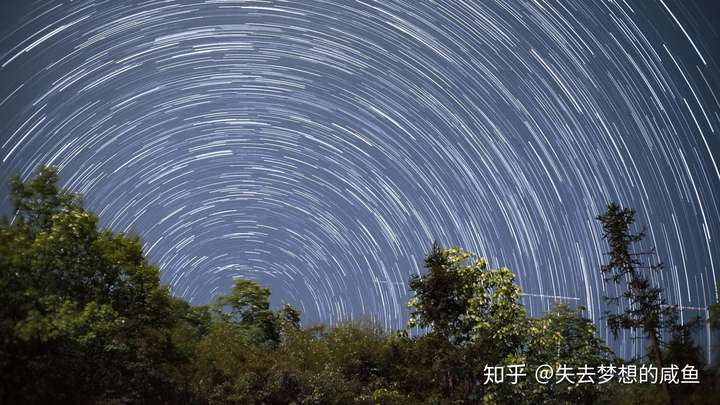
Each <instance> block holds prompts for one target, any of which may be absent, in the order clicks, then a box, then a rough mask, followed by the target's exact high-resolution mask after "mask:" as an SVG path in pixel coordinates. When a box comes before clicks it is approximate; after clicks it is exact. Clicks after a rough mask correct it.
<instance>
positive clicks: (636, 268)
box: [597, 202, 678, 403]
mask: <svg viewBox="0 0 720 405" xmlns="http://www.w3.org/2000/svg"><path fill="white" fill-rule="evenodd" d="M597 220H598V221H600V223H601V224H602V229H603V239H604V240H606V241H607V243H608V245H609V248H610V250H609V251H608V253H607V255H608V257H609V260H608V262H607V263H606V264H603V265H602V266H601V268H600V270H601V272H602V274H603V275H604V276H605V281H606V282H612V283H614V284H616V285H618V286H620V287H621V288H624V292H623V294H622V295H621V296H617V297H606V300H607V302H608V305H609V306H613V307H617V306H619V304H620V300H621V299H624V303H625V304H626V305H625V306H624V308H625V309H624V310H622V311H618V312H616V313H612V312H610V311H608V312H607V324H608V327H609V328H610V330H611V331H612V332H613V334H614V335H615V336H616V337H617V335H618V334H619V331H620V330H623V329H624V330H630V331H632V330H642V331H643V332H644V335H645V337H646V338H647V340H648V352H649V353H648V354H649V358H650V360H651V361H652V362H653V363H654V364H655V365H656V366H657V367H659V368H660V367H662V366H663V364H664V359H663V353H662V345H663V344H664V343H665V340H664V337H665V335H667V334H668V333H670V332H672V331H673V330H676V329H677V328H678V311H677V308H676V307H675V306H672V305H668V304H667V301H666V300H665V298H664V297H663V294H662V289H661V288H658V287H655V286H653V284H652V283H651V281H650V276H649V275H648V273H652V272H659V271H662V270H663V265H662V263H661V262H659V260H657V259H655V261H654V263H648V262H646V261H645V260H644V259H646V258H651V257H654V256H655V249H654V248H651V249H649V250H642V249H639V250H638V249H636V248H635V246H636V245H637V244H638V243H640V242H641V241H642V240H643V238H644V237H645V233H644V231H640V232H634V231H632V229H631V227H632V226H633V225H634V223H635V210H633V209H630V208H623V207H621V206H620V205H619V204H617V203H615V202H612V203H610V204H608V206H607V210H606V211H605V213H603V214H601V215H599V216H598V217H597ZM663 390H664V391H665V393H666V396H667V398H668V401H669V402H670V403H673V402H674V400H673V397H672V394H671V391H670V389H669V387H668V385H667V384H666V383H663Z"/></svg>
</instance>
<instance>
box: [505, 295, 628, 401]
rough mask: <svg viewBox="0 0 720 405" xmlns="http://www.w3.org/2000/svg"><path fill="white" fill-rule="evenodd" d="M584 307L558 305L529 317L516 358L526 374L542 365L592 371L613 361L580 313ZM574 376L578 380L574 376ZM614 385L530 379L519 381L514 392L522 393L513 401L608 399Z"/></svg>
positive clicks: (591, 326)
mask: <svg viewBox="0 0 720 405" xmlns="http://www.w3.org/2000/svg"><path fill="white" fill-rule="evenodd" d="M584 310H585V309H584V308H583V307H578V308H575V309H572V308H570V307H569V306H568V305H566V304H558V305H556V306H555V307H554V308H553V309H552V310H550V311H548V312H547V313H545V314H544V315H543V316H542V317H540V318H538V319H532V320H531V322H530V327H529V329H528V331H527V332H528V335H527V336H528V342H527V345H526V348H525V350H524V351H523V356H522V358H519V359H517V360H516V361H517V362H520V363H525V364H527V365H528V368H527V373H528V375H534V373H535V370H536V369H537V366H539V365H541V364H549V365H551V366H553V368H555V369H557V367H559V366H567V367H569V368H571V369H573V370H582V368H583V367H590V370H593V371H594V370H597V368H598V367H599V366H600V365H603V364H605V365H606V364H610V363H612V362H613V361H614V360H615V356H614V355H613V353H612V351H611V350H610V349H609V348H608V347H607V346H606V345H605V342H604V341H603V340H602V339H601V338H600V337H599V336H598V335H597V330H596V328H595V324H594V323H593V322H592V321H591V320H589V319H587V318H585V317H584V316H583V311H584ZM573 379H575V380H577V377H573ZM502 388H507V387H502ZM613 388H614V385H612V384H604V385H600V384H597V381H595V382H594V383H584V384H569V383H567V382H563V383H559V384H558V383H556V382H555V381H551V382H549V383H548V384H539V383H537V382H536V381H535V380H534V379H532V378H530V379H526V380H524V381H522V382H521V383H520V385H519V387H518V390H517V391H520V392H521V393H522V395H521V396H520V398H517V401H516V402H520V403H548V402H556V403H572V404H597V403H603V402H607V400H608V399H609V397H610V393H611V390H612V389H613ZM505 394H506V397H512V396H513V393H512V392H506V393H505ZM515 396H516V397H517V396H518V395H516V394H515Z"/></svg>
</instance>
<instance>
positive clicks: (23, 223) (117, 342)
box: [0, 168, 174, 403]
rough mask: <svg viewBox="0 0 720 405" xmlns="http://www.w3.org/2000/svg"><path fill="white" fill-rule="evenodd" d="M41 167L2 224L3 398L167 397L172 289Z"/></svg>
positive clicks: (20, 186) (17, 184) (126, 240)
mask: <svg viewBox="0 0 720 405" xmlns="http://www.w3.org/2000/svg"><path fill="white" fill-rule="evenodd" d="M57 180H58V178H57V172H56V170H55V169H52V168H41V169H40V170H39V171H38V172H37V174H36V176H35V177H34V178H32V179H31V180H29V181H27V182H22V181H20V180H19V179H18V178H14V179H13V180H12V181H11V197H12V201H13V203H14V206H15V207H14V208H15V215H14V220H13V222H12V223H8V222H7V221H6V222H5V223H3V224H2V225H0V264H1V265H0V287H1V288H0V308H1V309H0V323H1V324H2V326H3V327H2V331H1V332H0V334H1V339H0V367H1V369H0V374H1V375H3V378H2V382H0V402H2V403H7V402H9V401H10V399H12V401H13V402H14V403H23V402H28V403H49V402H53V403H64V402H68V403H78V402H90V401H100V400H103V401H121V402H126V401H133V402H144V401H150V402H157V403H161V402H162V401H163V400H167V398H171V397H172V392H174V391H173V390H174V388H173V386H174V382H173V381H172V378H171V374H172V373H171V370H170V369H171V365H170V364H168V359H172V358H173V356H172V352H173V343H172V339H171V334H170V329H171V326H172V325H171V323H170V322H171V321H170V319H172V317H171V316H170V315H171V305H170V304H171V298H170V295H169V292H168V290H167V288H166V287H164V286H161V285H160V283H159V277H158V271H157V269H156V268H155V267H154V266H152V265H150V264H149V263H148V262H147V260H146V259H145V257H144V256H143V252H142V243H141V242H140V240H139V239H137V238H133V237H129V236H127V235H124V234H116V233H113V232H111V231H109V230H99V229H98V224H97V218H96V217H95V216H94V215H93V214H92V213H89V212H87V211H86V210H85V209H84V208H82V204H81V200H80V198H79V197H78V196H76V195H74V194H71V193H68V192H65V191H61V190H60V189H59V188H58V187H57V184H56V183H57Z"/></svg>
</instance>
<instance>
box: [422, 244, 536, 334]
mask: <svg viewBox="0 0 720 405" xmlns="http://www.w3.org/2000/svg"><path fill="white" fill-rule="evenodd" d="M475 257H476V256H475V254H474V253H472V252H468V251H464V250H461V249H459V248H449V249H441V248H440V247H439V246H438V245H436V244H435V245H433V248H432V250H431V252H430V254H429V255H428V257H427V258H426V260H425V263H426V268H427V273H426V274H424V275H422V276H419V277H417V276H416V277H413V278H411V280H410V288H411V289H412V291H413V292H414V296H413V297H412V298H411V299H410V300H409V301H408V307H409V308H410V309H411V313H410V321H409V323H408V326H409V327H414V326H419V327H422V328H431V333H436V334H440V335H442V336H445V337H447V338H448V339H450V340H452V341H453V342H456V343H458V344H463V343H466V342H477V341H480V340H483V341H487V340H488V339H500V340H502V339H511V340H513V339H515V338H516V337H517V336H518V335H519V334H520V333H521V328H519V327H518V326H519V325H521V324H522V323H523V321H524V318H525V311H524V309H523V307H522V305H520V303H519V299H520V288H519V287H518V286H516V285H515V284H514V281H515V275H514V274H513V273H512V272H511V271H510V270H509V269H507V268H504V267H503V268H500V269H488V268H487V262H486V261H485V259H483V258H475ZM473 258H475V260H472V259H473Z"/></svg>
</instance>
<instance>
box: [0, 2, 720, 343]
mask: <svg viewBox="0 0 720 405" xmlns="http://www.w3.org/2000/svg"><path fill="white" fill-rule="evenodd" d="M718 18H720V12H719V10H718V7H717V5H714V4H712V2H710V1H707V2H701V1H671V0H658V1H624V0H620V1H600V0H599V1H593V2H590V1H578V2H571V1H560V2H556V1H463V0H455V1H450V0H434V1H429V0H428V1H411V0H406V1H391V0H383V1H371V0H363V1H279V0H278V1H269V0H268V1H235V0H206V1H176V0H166V1H139V2H125V1H123V2H118V1H102V0H97V1H35V2H30V1H10V2H6V1H3V4H2V5H1V6H0V21H1V24H0V78H1V79H2V80H0V117H1V118H2V119H1V121H0V158H1V159H2V163H0V180H1V181H2V182H3V183H5V184H6V183H7V180H8V178H9V177H10V176H11V175H13V174H20V175H22V176H23V177H24V178H28V177H29V176H30V175H31V174H32V172H33V171H34V170H35V169H36V168H37V167H38V166H39V165H41V164H51V165H56V166H58V167H59V168H60V176H61V179H62V184H63V186H65V187H67V188H69V189H71V190H73V191H76V192H80V193H84V194H85V195H86V205H87V206H88V207H89V208H90V209H91V210H93V211H95V212H97V213H98V214H99V217H100V218H101V221H102V223H103V224H104V225H105V226H107V227H110V228H112V229H115V230H117V231H128V232H134V233H137V234H139V235H141V236H142V238H143V240H144V241H145V251H146V253H147V254H148V256H149V257H150V259H151V260H152V261H154V262H155V263H157V264H158V266H159V268H160V271H161V274H162V280H163V282H166V283H168V284H170V285H171V286H172V289H173V292H174V293H175V294H177V295H179V296H182V297H185V298H187V299H189V300H191V301H192V302H193V303H196V304H203V303H207V302H209V301H210V300H212V298H213V297H214V296H215V295H216V294H218V293H220V292H225V291H227V290H229V288H230V286H231V280H232V278H233V277H244V278H248V279H251V280H255V281H258V282H260V283H262V284H264V285H265V286H268V287H269V288H271V290H272V293H273V302H274V303H275V304H276V305H277V304H280V303H282V302H288V303H291V304H293V305H295V306H297V307H299V308H301V309H302V311H303V312H304V316H303V319H304V321H305V323H313V322H327V323H334V322H338V321H340V320H344V319H350V318H353V319H355V318H361V317H369V318H373V319H376V320H377V321H379V322H380V323H381V324H383V325H385V326H386V327H388V328H399V327H402V326H403V325H404V323H405V321H406V319H407V312H406V310H405V302H406V299H407V297H408V291H407V279H408V277H409V275H411V274H413V273H416V272H419V271H421V269H422V264H423V263H422V260H423V258H424V255H425V253H426V252H427V251H428V249H429V247H430V244H431V242H432V241H433V240H435V239H437V240H438V241H439V242H441V243H442V244H445V245H454V246H461V247H464V248H466V249H468V250H473V251H476V252H478V253H480V254H481V255H484V256H485V257H487V258H488V259H489V261H490V263H491V264H492V265H506V266H508V267H509V268H511V269H512V270H513V271H514V272H516V274H517V275H518V282H519V284H520V286H521V287H522V289H523V290H524V292H526V293H527V294H526V295H525V296H524V298H523V300H524V303H525V304H526V305H527V308H528V309H529V311H530V312H531V314H533V315H538V314H541V313H542V312H543V311H544V310H545V309H547V308H548V307H549V305H551V304H552V301H553V300H555V299H559V300H571V301H572V302H573V303H578V304H580V305H584V306H586V307H587V308H588V314H589V316H590V317H591V318H592V319H594V320H595V321H596V322H597V323H598V326H599V327H600V330H601V332H602V333H603V334H606V333H607V331H606V328H605V327H604V322H603V321H602V314H603V311H604V306H603V305H604V304H603V296H604V295H605V294H606V291H605V289H606V286H605V285H604V283H603V280H602V277H601V276H600V274H599V270H598V267H599V265H600V263H601V262H602V261H604V257H603V253H604V251H605V250H606V247H605V245H604V243H603V241H602V240H601V234H600V226H599V224H598V223H597V221H595V219H594V218H595V216H596V215H597V214H599V213H600V212H601V211H602V210H603V209H604V206H605V204H606V203H607V202H608V201H610V200H617V201H620V202H622V203H623V204H625V205H627V206H630V207H634V208H636V209H637V210H638V214H639V217H638V221H639V223H641V224H643V225H645V226H646V227H647V234H648V237H647V244H648V245H653V246H655V247H656V248H657V250H658V253H659V255H660V257H661V258H662V260H663V261H664V263H665V268H666V271H665V272H663V274H662V275H660V276H658V277H657V279H656V280H655V281H656V282H657V283H658V285H661V286H663V287H664V288H665V291H666V292H667V293H668V296H667V299H668V301H669V302H670V303H673V304H678V305H681V306H683V307H687V308H686V310H684V311H683V316H686V317H687V316H695V315H698V314H699V315H700V316H704V309H703V308H705V307H706V306H707V305H708V304H709V303H711V302H713V301H714V300H715V299H716V297H717V287H716V286H717V285H718V281H719V280H718V277H719V276H720V269H719V267H720V241H718V237H720V233H719V232H718V230H719V229H720V210H719V208H718V194H720V170H719V168H718V164H720V162H719V160H720V153H719V152H720V102H719V101H718V97H719V96H720V94H719V93H720V86H719V83H720V71H719V70H718V68H719V66H718V63H719V60H718V57H719V56H720V52H718V51H719V50H720V46H719V44H720V34H719V33H718V28H717V24H716V22H717V21H718ZM0 196H1V197H2V201H1V203H2V208H3V210H4V212H9V210H10V201H9V198H8V197H7V188H5V189H4V190H3V192H2V195H0ZM708 333H709V332H708ZM702 334H703V336H704V341H703V344H704V345H707V344H708V343H709V340H710V339H709V335H707V336H706V335H705V334H704V333H702ZM631 342H632V340H631V339H630V336H627V335H623V336H622V337H621V338H620V342H616V343H617V345H618V346H619V347H620V351H619V352H618V354H620V355H633V354H634V352H635V350H637V347H636V345H633V344H631ZM623 343H626V344H623Z"/></svg>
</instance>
